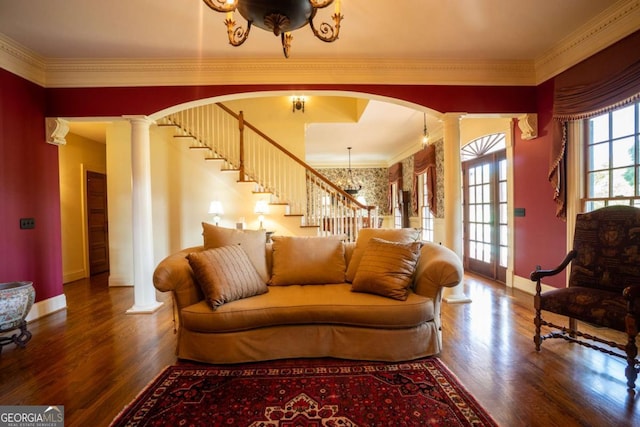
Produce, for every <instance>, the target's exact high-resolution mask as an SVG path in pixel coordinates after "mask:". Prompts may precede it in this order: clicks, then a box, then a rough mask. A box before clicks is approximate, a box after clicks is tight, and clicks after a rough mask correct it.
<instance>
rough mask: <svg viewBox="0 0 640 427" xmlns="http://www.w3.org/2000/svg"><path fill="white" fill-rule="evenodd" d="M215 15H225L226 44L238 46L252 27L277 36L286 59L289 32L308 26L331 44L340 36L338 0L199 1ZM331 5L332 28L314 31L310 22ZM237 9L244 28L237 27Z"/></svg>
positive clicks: (323, 25) (327, 25) (324, 27)
mask: <svg viewBox="0 0 640 427" xmlns="http://www.w3.org/2000/svg"><path fill="white" fill-rule="evenodd" d="M202 1H204V3H205V4H206V5H207V6H209V7H210V8H211V9H213V10H215V11H216V12H226V13H227V19H225V21H224V23H225V25H226V26H227V34H228V35H229V43H230V44H232V45H233V46H240V45H241V44H242V43H244V42H245V41H246V40H247V38H248V37H249V31H250V30H251V26H252V25H255V26H257V27H258V28H262V29H263V30H267V31H271V32H273V34H274V35H276V36H280V38H281V40H282V50H283V52H284V56H285V58H288V57H289V49H290V48H291V41H292V40H293V36H292V35H291V32H292V31H294V30H297V29H298V28H302V27H304V26H305V25H307V24H309V26H310V27H311V31H313V34H314V35H315V36H316V37H317V38H319V39H320V40H322V41H323V42H327V43H330V42H333V41H335V40H337V39H338V34H339V33H340V21H342V18H343V16H342V15H341V14H340V0H202ZM331 4H334V5H335V10H334V14H333V15H332V16H331V18H332V19H333V25H331V24H329V23H327V22H322V23H321V24H320V26H319V27H317V28H316V26H315V24H314V23H313V18H315V16H316V13H317V11H318V9H323V8H325V7H327V6H329V5H331ZM235 10H238V12H240V15H242V17H243V18H244V19H246V20H247V28H246V29H244V28H242V27H241V26H238V27H236V21H235V20H234V19H233V12H234V11H235Z"/></svg>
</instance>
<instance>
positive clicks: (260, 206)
mask: <svg viewBox="0 0 640 427" xmlns="http://www.w3.org/2000/svg"><path fill="white" fill-rule="evenodd" d="M253 212H254V213H257V214H259V215H264V214H268V213H269V203H268V202H267V201H266V200H258V201H257V202H256V207H255V208H254V209H253Z"/></svg>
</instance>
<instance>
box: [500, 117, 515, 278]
mask: <svg viewBox="0 0 640 427" xmlns="http://www.w3.org/2000/svg"><path fill="white" fill-rule="evenodd" d="M514 136H515V123H514V121H513V119H511V120H510V121H509V132H505V141H504V145H505V157H506V160H507V251H508V252H507V271H506V277H505V285H506V286H507V287H509V288H512V287H513V282H514V280H513V276H514V267H515V252H516V243H515V242H516V240H515V234H516V233H515V206H514V203H515V192H514V183H515V178H514V176H513V140H514ZM498 248H500V246H499V245H498ZM499 259H500V258H499V254H498V260H499ZM498 264H499V262H498Z"/></svg>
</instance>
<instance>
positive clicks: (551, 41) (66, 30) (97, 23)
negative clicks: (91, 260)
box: [0, 0, 640, 165]
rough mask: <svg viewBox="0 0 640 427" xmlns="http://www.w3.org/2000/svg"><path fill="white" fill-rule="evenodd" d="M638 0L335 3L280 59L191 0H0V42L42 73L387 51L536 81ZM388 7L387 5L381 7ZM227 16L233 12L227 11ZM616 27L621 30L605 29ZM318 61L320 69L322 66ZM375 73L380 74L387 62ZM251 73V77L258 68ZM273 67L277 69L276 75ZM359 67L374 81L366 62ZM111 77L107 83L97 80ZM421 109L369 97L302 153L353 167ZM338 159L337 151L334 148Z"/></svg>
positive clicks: (94, 130) (636, 24) (629, 26)
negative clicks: (336, 21) (347, 151)
mask: <svg viewBox="0 0 640 427" xmlns="http://www.w3.org/2000/svg"><path fill="white" fill-rule="evenodd" d="M639 3H640V0H621V1H607V0H562V1H558V0H537V1H532V0H528V1H527V0H482V1H477V0H475V1H474V0H447V1H444V2H443V1H434V0H402V1H400V2H377V1H376V2H373V1H371V0H342V2H341V13H342V14H343V15H344V20H343V21H342V26H341V30H340V31H341V32H340V38H339V39H338V40H337V41H336V42H334V43H323V42H321V41H319V40H317V39H316V38H315V37H314V36H313V34H312V33H311V30H310V28H309V27H308V26H307V27H304V28H301V29H300V30H297V31H295V32H294V33H293V35H294V40H293V45H292V49H291V58H290V59H284V58H283V57H282V49H281V46H280V41H279V39H277V38H275V37H274V36H273V34H270V33H269V32H266V31H263V30H261V29H259V28H257V27H254V28H253V29H252V30H251V34H250V36H249V38H248V40H247V41H246V42H245V43H244V45H242V46H240V47H233V46H231V45H229V43H228V40H227V35H226V29H225V26H224V24H223V20H224V18H225V16H224V14H221V13H217V12H214V11H212V10H210V9H209V8H207V7H206V6H205V5H204V4H203V3H202V2H201V1H199V0H189V1H187V0H153V1H151V0H110V1H100V2H98V1H96V2H90V1H86V0H65V1H51V0H29V1H10V0H0V42H3V41H4V42H5V45H6V42H7V41H11V43H15V44H16V45H17V46H20V48H21V49H24V50H25V51H26V52H27V53H28V55H31V56H32V57H33V58H34V59H33V62H37V63H39V64H44V65H43V66H42V68H43V69H44V73H45V74H46V73H48V72H52V71H51V70H55V69H56V67H57V68H60V67H66V68H65V69H67V70H70V69H71V68H72V67H74V66H76V67H77V66H78V64H80V63H82V64H83V65H84V66H85V67H86V66H87V64H89V65H91V64H102V65H104V67H105V68H106V67H115V66H116V65H118V66H122V64H128V65H129V66H130V67H131V68H134V67H136V66H137V67H142V68H143V69H144V67H145V64H148V63H150V62H149V61H162V62H167V63H170V62H171V61H191V62H190V63H204V62H206V61H218V62H221V63H224V64H244V65H246V61H253V62H252V63H253V64H269V65H273V64H275V65H273V67H275V69H278V70H286V69H287V67H290V68H292V70H293V69H294V68H295V67H296V66H297V65H298V64H300V62H296V61H306V63H313V62H314V61H317V62H316V63H317V64H320V63H322V64H325V68H317V70H320V71H317V73H316V74H317V75H320V74H323V75H322V77H321V79H323V81H340V78H341V77H340V70H341V69H348V67H345V65H344V64H346V63H351V62H353V63H357V64H360V65H362V64H368V63H371V64H373V63H379V61H381V60H386V61H389V60H392V61H396V62H395V63H394V64H399V65H398V67H406V68H411V67H412V66H413V65H415V64H422V65H421V66H423V65H424V63H425V61H427V62H428V63H429V64H431V65H433V64H438V65H439V66H441V67H442V69H444V70H448V69H456V67H453V65H456V66H457V69H462V68H464V65H465V64H469V63H470V62H473V63H474V64H484V65H483V66H484V67H489V68H491V67H493V66H495V64H499V65H500V66H504V65H505V64H506V65H508V66H511V67H512V68H513V67H516V68H518V67H519V69H527V70H530V74H531V76H534V77H532V78H531V79H530V80H531V84H536V83H539V81H538V80H540V79H541V78H545V77H547V78H548V77H551V76H550V75H548V74H550V73H553V72H556V73H557V72H560V71H562V70H563V69H566V68H567V67H568V66H570V65H572V64H567V63H566V61H565V62H561V63H559V64H558V65H555V69H553V71H545V72H544V73H540V70H541V69H544V70H549V64H550V63H553V62H554V61H556V60H557V61H561V58H567V57H569V58H572V60H573V61H574V62H577V60H580V59H584V57H586V56H588V55H589V54H592V53H594V52H596V51H597V50H600V49H602V48H603V47H606V45H607V44H611V43H613V42H615V41H617V39H620V38H622V37H623V36H625V35H627V34H630V32H632V31H633V30H634V29H635V30H637V29H639V28H640V19H638V17H639V16H640V15H639V12H638V11H639V10H640V5H639ZM390 4H391V5H393V6H394V7H393V8H391V7H388V6H389V5H390ZM384 5H386V6H387V7H384ZM332 12H333V6H330V7H329V8H327V9H325V10H322V11H320V12H319V13H318V17H317V19H316V21H318V20H321V21H328V20H329V15H330V14H331V13H332ZM236 19H237V20H238V21H240V20H241V18H240V16H239V15H238V14H237V13H236ZM629 20H631V22H629ZM616 26H618V27H620V28H621V29H620V30H618V31H616V30H615V27H616ZM603 28H604V29H606V31H603V30H602V29H603ZM612 28H613V30H612ZM598 31H599V32H600V33H603V34H604V35H605V36H606V37H605V38H604V39H603V38H600V39H598V40H599V41H598V43H596V42H592V39H591V38H590V37H592V35H593V33H595V32H598ZM585 40H586V41H587V42H585ZM576 46H580V54H579V55H577V56H575V55H574V56H571V55H568V54H566V53H567V52H569V53H570V52H571V51H572V50H574V51H575V49H574V48H575V47H576ZM1 47H2V43H0V48H1ZM1 51H2V49H0V53H2V52H1ZM561 53H562V54H561ZM243 61H245V62H243ZM156 63H157V62H156ZM331 63H335V64H336V71H335V72H333V71H331V68H330V64H331ZM114 64H115V65H114ZM180 64H182V63H180ZM326 64H329V68H326V67H327V65H326ZM338 64H339V65H338ZM244 65H243V66H244ZM230 66H231V65H230ZM238 66H240V65H238ZM256 66H259V65H256ZM263 66H266V65H263ZM340 67H343V68H340ZM545 67H546V68H545ZM94 68H95V67H94ZM507 68H508V67H507ZM311 69H312V70H314V68H313V67H312V68H311ZM327 69H328V70H329V72H328V73H327V72H326V71H322V70H327ZM391 72H393V70H391ZM385 73H387V74H385V76H386V75H388V73H389V70H385ZM253 74H254V75H256V74H260V73H259V70H258V72H254V73H253ZM379 74H382V72H380V73H379ZM282 75H283V73H282V72H279V73H278V76H279V78H282V77H283V76H282ZM292 75H293V74H292ZM370 75H373V78H375V75H376V70H373V71H370ZM284 77H286V75H285V76H284ZM310 78H314V77H310ZM443 78H446V73H444V75H443ZM292 79H293V77H292ZM52 81H53V80H52ZM397 83H402V81H398V82H397ZM430 83H432V84H438V83H441V82H439V81H430ZM116 84H117V82H114V81H109V83H108V84H106V83H105V84H104V85H105V86H106V85H116ZM185 84H186V83H185ZM485 84H486V83H485ZM45 85H46V83H45ZM423 111H426V110H421V111H416V108H415V106H410V105H400V106H394V105H392V104H388V103H386V102H371V103H370V104H369V107H368V109H367V110H366V111H365V114H363V115H362V118H361V120H360V122H358V123H357V124H349V125H345V124H341V123H325V124H322V125H320V124H317V125H310V127H309V129H308V130H309V131H308V132H307V138H311V140H309V141H307V147H317V151H316V152H313V151H312V152H309V153H308V156H310V158H309V160H312V159H313V158H316V159H318V161H320V159H322V161H323V162H324V161H329V162H330V153H331V152H335V151H334V150H335V149H336V147H345V146H347V145H350V146H354V156H353V159H354V164H355V165H357V163H358V162H359V161H364V160H366V159H369V160H371V159H377V158H378V157H383V156H387V157H388V156H389V153H388V152H385V151H384V150H388V149H389V148H388V147H389V146H393V147H396V150H397V149H398V148H399V147H403V144H404V146H406V144H408V143H412V142H407V140H408V139H412V138H415V139H412V141H415V140H419V138H420V136H421V134H422V127H423V115H422V113H423ZM427 112H429V111H427ZM429 113H430V114H429V116H428V120H429V122H428V126H429V129H430V131H431V132H432V133H434V132H435V133H437V132H438V128H439V121H438V114H437V112H429ZM432 113H435V114H432ZM400 123H402V129H403V130H402V132H391V133H390V132H389V126H390V125H392V124H396V125H397V124H400ZM72 131H73V132H77V133H79V134H84V135H85V136H88V137H90V138H91V139H97V140H100V135H101V134H102V135H103V134H104V132H103V131H101V130H100V128H99V127H96V125H95V123H81V124H73V126H72ZM409 134H412V135H409ZM328 135H332V137H331V138H330V139H331V141H332V144H329V145H327V144H322V143H313V138H317V141H326V140H328ZM340 135H342V139H341V137H340ZM354 135H357V136H358V137H357V138H355V137H354ZM394 138H402V139H403V140H402V141H401V140H399V139H398V140H397V141H394V140H393V139H394ZM102 139H104V137H103V136H102ZM390 140H391V141H392V143H391V144H390V143H389V141H390ZM383 142H384V143H383ZM341 150H342V149H341ZM356 153H358V154H356ZM339 157H340V158H341V159H343V158H344V152H343V151H340V153H339Z"/></svg>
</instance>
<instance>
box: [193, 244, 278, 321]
mask: <svg viewBox="0 0 640 427" xmlns="http://www.w3.org/2000/svg"><path fill="white" fill-rule="evenodd" d="M187 259H188V260H189V265H190V266H191V269H192V270H193V274H194V276H195V278H196V281H197V282H198V284H199V285H200V287H201V288H202V292H203V293H204V295H205V298H206V299H207V302H208V303H209V305H210V306H211V308H212V309H213V310H215V309H216V308H218V307H220V306H221V305H222V304H224V303H227V302H231V301H235V300H239V299H242V298H247V297H251V296H254V295H260V294H264V293H265V292H267V291H268V290H269V289H268V288H267V285H266V284H265V282H264V281H263V280H262V279H261V278H260V276H259V275H258V273H257V272H256V269H255V268H254V267H253V265H252V264H251V261H250V260H249V257H248V256H247V254H246V253H245V252H244V250H242V248H241V247H240V246H239V245H235V246H223V247H221V248H216V249H207V250H204V251H201V252H192V253H190V254H189V255H187Z"/></svg>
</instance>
